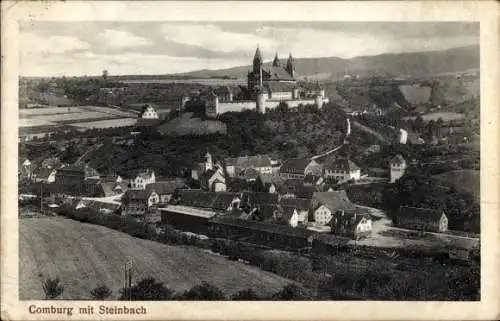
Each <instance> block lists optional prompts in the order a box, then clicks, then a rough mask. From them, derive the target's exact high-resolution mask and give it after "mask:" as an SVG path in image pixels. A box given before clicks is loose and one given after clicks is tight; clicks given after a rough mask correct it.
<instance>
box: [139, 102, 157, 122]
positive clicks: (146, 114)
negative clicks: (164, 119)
mask: <svg viewBox="0 0 500 321" xmlns="http://www.w3.org/2000/svg"><path fill="white" fill-rule="evenodd" d="M140 116H141V118H142V119H159V118H160V117H159V116H158V112H157V111H156V109H154V108H153V106H151V105H146V106H145V107H144V109H143V110H142V112H141V115H140Z"/></svg>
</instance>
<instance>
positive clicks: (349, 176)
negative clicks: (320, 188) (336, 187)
mask: <svg viewBox="0 0 500 321" xmlns="http://www.w3.org/2000/svg"><path fill="white" fill-rule="evenodd" d="M324 169H325V173H324V175H325V177H326V178H334V179H337V180H339V181H346V180H355V181H356V180H359V179H361V169H360V168H359V167H358V165H356V164H355V163H354V162H353V161H351V160H349V159H345V158H339V159H335V160H334V161H333V162H331V163H329V164H326V165H325V166H324Z"/></svg>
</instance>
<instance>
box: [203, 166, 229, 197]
mask: <svg viewBox="0 0 500 321" xmlns="http://www.w3.org/2000/svg"><path fill="white" fill-rule="evenodd" d="M199 181H200V186H201V188H202V189H204V190H206V191H210V192H225V191H226V188H227V186H226V178H225V177H224V173H223V172H222V169H221V168H220V167H219V166H215V167H214V168H212V169H210V170H208V171H206V172H204V173H203V174H201V175H200V177H199Z"/></svg>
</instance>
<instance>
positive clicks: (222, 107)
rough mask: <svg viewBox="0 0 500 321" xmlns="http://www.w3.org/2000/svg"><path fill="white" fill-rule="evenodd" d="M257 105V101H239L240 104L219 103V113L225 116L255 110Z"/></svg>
mask: <svg viewBox="0 0 500 321" xmlns="http://www.w3.org/2000/svg"><path fill="white" fill-rule="evenodd" d="M256 106H257V104H256V103H255V101H238V102H230V103H229V102H228V103H219V106H218V113H219V114H224V113H229V112H240V111H243V110H245V109H250V110H253V109H255V108H256Z"/></svg>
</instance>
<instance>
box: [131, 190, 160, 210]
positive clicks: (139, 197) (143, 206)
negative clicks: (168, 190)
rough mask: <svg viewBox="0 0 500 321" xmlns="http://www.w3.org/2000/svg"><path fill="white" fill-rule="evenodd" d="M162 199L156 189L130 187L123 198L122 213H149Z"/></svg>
mask: <svg viewBox="0 0 500 321" xmlns="http://www.w3.org/2000/svg"><path fill="white" fill-rule="evenodd" d="M159 201H160V197H159V196H158V194H156V192H154V191H147V190H145V189H129V190H127V192H125V195H123V198H122V203H123V206H122V215H133V216H141V215H145V214H147V213H149V212H150V211H151V210H152V209H153V207H154V206H155V205H157V204H158V203H159Z"/></svg>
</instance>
